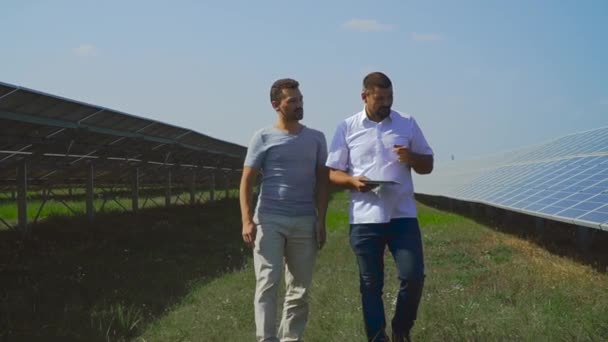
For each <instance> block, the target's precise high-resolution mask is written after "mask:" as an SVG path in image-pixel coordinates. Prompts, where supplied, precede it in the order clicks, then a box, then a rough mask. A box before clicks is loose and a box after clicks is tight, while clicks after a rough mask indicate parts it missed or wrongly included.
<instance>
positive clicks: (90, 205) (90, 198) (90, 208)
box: [86, 164, 95, 220]
mask: <svg viewBox="0 0 608 342" xmlns="http://www.w3.org/2000/svg"><path fill="white" fill-rule="evenodd" d="M94 182H95V168H94V166H93V164H89V170H88V172H87V188H86V198H87V199H86V209H87V217H88V218H89V220H93V219H94V218H95V205H94V197H95V187H94Z"/></svg>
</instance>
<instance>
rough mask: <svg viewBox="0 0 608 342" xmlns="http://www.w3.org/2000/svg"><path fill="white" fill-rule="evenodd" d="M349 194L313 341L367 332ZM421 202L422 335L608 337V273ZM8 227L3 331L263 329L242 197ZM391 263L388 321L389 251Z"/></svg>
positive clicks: (355, 337)
mask: <svg viewBox="0 0 608 342" xmlns="http://www.w3.org/2000/svg"><path fill="white" fill-rule="evenodd" d="M346 204H347V199H346V197H345V195H344V194H343V193H338V194H336V196H334V198H333V200H332V201H331V203H330V211H329V217H328V222H329V232H328V243H327V245H326V247H325V248H324V249H323V250H322V251H321V253H320V255H319V259H318V262H317V265H316V270H315V275H314V280H313V289H312V294H311V316H310V320H309V324H308V327H307V330H306V334H305V340H306V341H311V342H316V341H319V342H325V341H340V342H342V341H365V337H364V328H363V322H362V315H361V305H360V299H359V293H358V271H357V266H356V264H355V259H354V256H353V255H352V252H351V250H350V247H349V245H348V218H347V214H346V208H347V207H346ZM418 208H419V214H420V221H421V226H422V231H423V242H424V247H425V258H426V270H427V278H426V283H425V290H424V294H423V299H422V303H421V307H420V312H419V317H418V322H417V324H416V326H415V328H414V331H413V338H414V340H416V341H511V340H523V341H603V340H604V341H605V340H608V275H607V274H605V273H600V272H598V271H595V270H594V269H593V268H591V267H589V266H584V265H581V264H578V263H576V262H574V261H572V260H569V259H566V258H562V257H558V256H556V255H553V254H550V253H549V252H547V251H546V250H544V249H541V248H539V247H538V246H536V245H534V244H533V243H530V242H527V241H524V240H521V239H519V238H516V237H514V236H512V235H506V234H504V233H500V232H497V231H495V230H493V229H490V228H488V227H485V226H482V225H480V224H477V223H475V222H474V221H472V220H469V219H466V218H464V217H462V216H459V215H455V214H449V213H445V212H440V211H437V210H435V209H432V208H429V207H426V206H423V205H419V206H418ZM83 228H84V229H83ZM0 233H2V232H0ZM3 233H6V234H4V235H0V283H1V284H2V286H1V287H0V289H1V290H2V292H0V313H2V314H1V315H0V340H37V339H42V340H91V341H95V340H99V341H106V340H110V341H122V340H135V341H163V342H164V341H210V342H211V341H253V340H255V337H254V321H253V291H254V285H255V280H254V274H253V270H252V267H251V266H252V265H251V251H250V250H248V249H244V248H243V244H242V242H241V241H240V218H239V213H238V203H237V202H236V200H234V199H232V200H225V201H221V202H219V203H210V204H209V205H207V206H202V207H196V208H172V209H170V210H160V209H150V210H149V211H148V212H146V213H145V215H141V216H135V215H131V214H117V215H115V216H108V217H100V218H99V220H98V221H97V222H96V223H94V224H93V225H92V226H89V224H88V223H86V221H78V220H77V219H74V218H72V219H67V218H65V219H59V218H52V219H49V220H48V222H44V223H43V225H41V226H40V227H38V228H37V229H35V230H34V234H33V237H32V238H31V239H30V240H28V241H24V240H20V239H17V238H16V237H14V235H15V234H8V233H9V232H3ZM386 271H387V272H386V286H385V295H384V299H385V305H386V310H387V317H389V320H388V321H390V315H391V314H392V312H393V310H394V301H395V294H396V290H397V279H396V273H395V268H394V264H393V262H392V258H391V257H390V254H387V258H386Z"/></svg>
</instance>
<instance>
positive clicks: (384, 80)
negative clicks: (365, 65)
mask: <svg viewBox="0 0 608 342" xmlns="http://www.w3.org/2000/svg"><path fill="white" fill-rule="evenodd" d="M392 86H393V84H392V83H391V79H390V78H388V76H386V75H385V74H383V73H381V72H379V71H376V72H372V73H369V74H367V76H365V78H364V79H363V89H364V90H367V91H371V90H374V88H376V87H378V88H384V89H385V88H390V87H392Z"/></svg>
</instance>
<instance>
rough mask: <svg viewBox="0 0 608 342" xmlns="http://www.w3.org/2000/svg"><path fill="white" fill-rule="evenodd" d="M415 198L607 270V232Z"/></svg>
mask: <svg viewBox="0 0 608 342" xmlns="http://www.w3.org/2000/svg"><path fill="white" fill-rule="evenodd" d="M416 200H418V201H419V202H421V203H423V204H426V205H428V206H431V207H434V208H437V209H440V210H446V211H451V212H454V213H457V214H459V215H462V216H465V217H467V218H470V219H472V220H474V221H476V222H478V223H480V224H483V225H485V226H487V227H490V228H492V229H494V230H497V231H501V232H504V233H507V234H511V235H514V236H518V237H521V238H523V239H526V240H528V241H531V242H534V243H535V244H536V245H538V246H540V247H542V248H544V249H545V250H547V251H549V252H551V253H553V254H555V255H559V256H563V257H568V258H570V259H572V260H575V261H576V262H578V263H581V264H584V265H588V266H591V267H593V268H594V269H596V270H597V271H599V272H602V273H605V272H608V248H607V246H608V232H606V231H603V230H599V229H594V228H583V229H582V230H583V232H585V233H586V235H585V236H583V239H581V236H580V230H579V227H577V226H575V225H572V224H567V223H562V222H558V221H551V220H545V219H542V218H538V217H535V216H531V215H526V214H521V213H517V212H511V211H507V210H503V209H499V208H495V207H491V206H488V205H483V204H478V203H469V202H464V201H458V200H451V203H450V200H449V199H447V198H444V197H436V196H427V195H419V194H417V195H416Z"/></svg>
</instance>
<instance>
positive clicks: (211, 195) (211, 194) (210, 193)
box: [209, 172, 215, 201]
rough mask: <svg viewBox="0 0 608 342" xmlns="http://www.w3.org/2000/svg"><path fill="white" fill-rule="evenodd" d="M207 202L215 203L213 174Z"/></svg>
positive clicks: (213, 174)
mask: <svg viewBox="0 0 608 342" xmlns="http://www.w3.org/2000/svg"><path fill="white" fill-rule="evenodd" d="M209 200H210V201H215V172H213V173H212V174H211V186H210V188H209Z"/></svg>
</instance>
